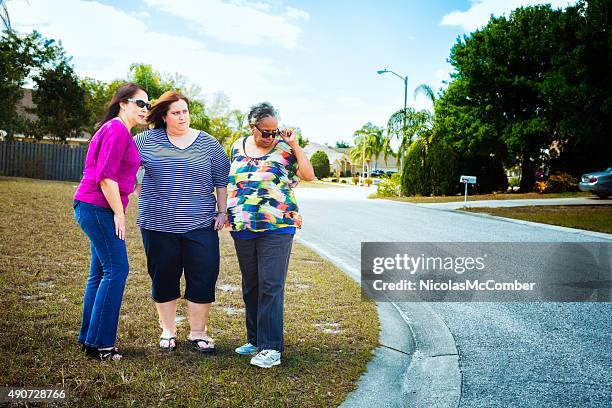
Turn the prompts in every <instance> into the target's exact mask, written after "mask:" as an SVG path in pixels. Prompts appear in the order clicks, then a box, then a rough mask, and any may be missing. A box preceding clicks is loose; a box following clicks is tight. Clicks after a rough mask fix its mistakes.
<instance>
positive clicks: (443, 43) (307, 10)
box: [7, 0, 575, 145]
mask: <svg viewBox="0 0 612 408" xmlns="http://www.w3.org/2000/svg"><path fill="white" fill-rule="evenodd" d="M542 3H545V2H543V1H538V0H447V1H443V0H429V1H422V0H420V1H419V0H367V1H366V0H352V1H344V0H309V1H297V0H131V1H112V0H108V1H104V0H97V1H84V0H53V1H49V0H27V1H26V0H9V1H8V2H7V5H8V9H9V15H10V16H11V22H12V25H13V28H14V29H16V30H17V31H20V32H31V31H32V30H37V31H39V32H40V33H41V34H42V35H44V36H45V37H47V38H53V39H56V40H61V44H62V45H63V46H64V48H65V49H66V51H67V53H68V54H69V55H71V56H73V60H72V62H73V63H74V68H75V70H76V72H77V73H78V74H79V75H81V76H89V77H92V78H96V79H99V80H105V81H111V80H113V79H116V78H126V77H127V75H128V70H129V66H130V64H132V63H146V64H151V65H152V66H153V68H154V69H155V70H158V71H161V72H166V73H169V74H174V73H179V74H181V75H183V76H185V77H187V79H188V80H189V81H190V82H191V83H195V84H198V85H199V86H200V88H201V90H202V94H203V95H202V96H204V97H208V98H209V100H210V99H211V96H212V95H214V93H216V92H219V91H222V92H223V93H225V94H226V95H227V96H228V97H229V98H230V105H231V107H232V108H238V109H241V110H243V111H247V110H248V108H249V107H250V106H251V105H253V104H255V103H258V102H262V101H269V102H271V103H272V104H273V105H274V106H275V107H276V108H277V110H278V111H279V113H280V117H281V125H283V126H293V127H296V126H299V127H300V128H301V129H302V133H303V135H304V136H305V137H306V138H307V139H309V140H311V141H314V142H318V143H328V144H330V145H333V144H334V143H335V142H336V141H340V140H343V141H347V142H351V141H352V139H353V134H354V132H355V130H357V129H359V128H360V127H361V126H362V125H363V124H365V123H366V122H372V123H374V124H375V125H378V126H383V127H384V126H385V124H386V122H387V119H388V118H389V116H390V115H391V114H392V113H393V112H395V111H397V110H398V109H401V108H402V107H403V103H404V83H403V81H402V80H401V79H400V78H398V77H396V76H394V75H392V74H389V73H387V74H383V75H378V74H377V72H376V71H377V70H381V69H385V68H386V69H389V70H392V71H394V72H396V73H397V74H398V75H400V76H402V77H404V76H408V105H409V106H411V107H414V108H415V109H431V104H430V103H429V102H428V100H427V98H425V97H424V96H422V95H419V96H417V97H415V96H414V89H415V88H416V87H417V86H418V85H420V84H427V85H429V86H431V87H432V88H433V89H434V90H438V89H440V88H444V87H445V86H446V85H445V81H448V80H449V79H450V76H449V75H450V73H451V72H452V66H451V65H450V64H449V63H448V61H447V59H448V57H449V55H450V50H451V48H452V46H453V45H454V44H455V43H456V42H457V40H458V38H461V37H462V36H463V35H469V33H471V32H472V31H474V30H475V29H477V28H480V27H482V26H484V25H486V23H487V21H488V19H489V17H490V16H491V14H493V15H496V16H499V15H508V14H509V12H510V11H511V10H513V9H514V8H516V7H520V6H527V5H532V4H542ZM546 3H550V4H551V5H552V6H553V7H554V8H563V7H566V6H568V5H569V4H574V3H575V1H568V0H550V1H548V2H546Z"/></svg>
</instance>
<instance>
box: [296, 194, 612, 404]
mask: <svg viewBox="0 0 612 408" xmlns="http://www.w3.org/2000/svg"><path fill="white" fill-rule="evenodd" d="M296 191H297V193H296V194H297V196H298V201H299V203H300V208H301V212H302V214H303V217H304V227H303V229H302V230H301V231H300V232H299V235H298V237H299V238H300V239H302V240H305V241H306V242H308V243H309V244H310V245H311V246H313V247H314V248H315V249H318V250H319V251H320V252H321V253H323V254H324V255H326V256H328V257H330V258H331V259H332V260H333V261H334V262H336V263H337V264H338V265H342V266H343V267H344V269H345V270H348V271H349V272H351V274H352V275H353V277H356V278H357V279H358V274H359V270H360V265H359V263H360V260H359V259H360V243H361V242H362V241H420V242H461V241H473V242H479V241H480V242H483V241H487V242H488V241H491V242H564V241H571V242H589V241H606V240H607V241H609V240H612V236H606V235H603V234H600V235H595V234H593V235H590V234H588V233H580V232H576V231H571V230H559V229H554V228H547V227H545V226H539V225H524V224H516V223H512V222H509V221H504V220H500V219H496V218H491V217H478V216H474V215H471V214H464V213H460V212H455V211H440V210H437V209H432V208H428V207H424V206H419V205H410V204H405V203H398V202H392V201H385V200H367V199H365V197H366V196H367V195H368V194H369V191H366V189H365V188H363V189H359V188H353V189H349V188H329V189H323V188H316V189H310V188H300V189H297V190H296ZM397 306H398V307H399V308H400V310H402V311H403V313H404V314H405V316H406V317H407V318H408V319H410V314H411V313H412V311H413V310H414V307H415V304H410V303H398V304H397ZM427 306H428V307H431V309H432V310H433V311H434V312H435V314H437V316H439V317H440V318H441V319H442V320H443V322H444V323H445V324H446V325H447V327H448V329H449V330H450V332H451V333H452V335H453V336H454V339H455V342H456V346H457V349H458V351H459V355H460V369H461V374H462V375H461V396H460V402H459V406H460V407H509V406H512V407H609V406H611V404H612V396H611V393H610V390H612V303H430V304H428V305H427ZM418 376H419V374H418V373H415V372H410V370H409V371H408V372H407V373H406V375H405V377H404V378H403V379H398V381H404V390H410V389H411V387H410V386H411V385H414V381H418V380H419V379H418V378H415V377H418ZM405 397H406V398H407V400H409V397H410V395H405ZM434 405H435V404H434Z"/></svg>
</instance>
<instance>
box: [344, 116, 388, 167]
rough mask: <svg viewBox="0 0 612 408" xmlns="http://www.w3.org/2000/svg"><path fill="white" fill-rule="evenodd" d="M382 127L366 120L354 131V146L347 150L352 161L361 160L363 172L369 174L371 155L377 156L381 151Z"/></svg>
mask: <svg viewBox="0 0 612 408" xmlns="http://www.w3.org/2000/svg"><path fill="white" fill-rule="evenodd" d="M381 140H382V129H381V128H379V127H378V126H375V125H373V124H372V123H370V122H368V123H366V124H365V125H363V126H362V127H361V128H360V129H358V130H356V131H355V134H354V143H355V147H353V148H352V149H351V150H349V157H350V159H351V160H352V161H353V162H361V163H362V167H363V173H364V174H369V173H370V170H371V162H372V157H376V158H378V157H379V156H380V152H381Z"/></svg>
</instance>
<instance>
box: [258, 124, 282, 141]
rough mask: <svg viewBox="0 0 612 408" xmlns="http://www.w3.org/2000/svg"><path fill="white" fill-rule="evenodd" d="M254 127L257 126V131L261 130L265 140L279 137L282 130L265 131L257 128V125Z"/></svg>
mask: <svg viewBox="0 0 612 408" xmlns="http://www.w3.org/2000/svg"><path fill="white" fill-rule="evenodd" d="M254 126H255V128H256V129H257V130H259V133H261V137H263V138H264V139H267V138H269V137H276V136H278V135H279V134H280V130H278V129H274V130H263V129H260V128H259V126H257V125H254Z"/></svg>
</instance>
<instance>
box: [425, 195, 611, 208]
mask: <svg viewBox="0 0 612 408" xmlns="http://www.w3.org/2000/svg"><path fill="white" fill-rule="evenodd" d="M603 204H608V205H611V204H612V200H609V199H608V200H602V199H601V198H598V197H570V198H540V199H529V200H475V201H469V200H468V202H467V205H468V207H472V208H475V207H521V206H525V205H603ZM418 205H420V206H423V207H429V208H437V209H441V210H456V209H458V208H463V201H461V202H453V203H429V204H418Z"/></svg>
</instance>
